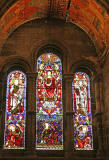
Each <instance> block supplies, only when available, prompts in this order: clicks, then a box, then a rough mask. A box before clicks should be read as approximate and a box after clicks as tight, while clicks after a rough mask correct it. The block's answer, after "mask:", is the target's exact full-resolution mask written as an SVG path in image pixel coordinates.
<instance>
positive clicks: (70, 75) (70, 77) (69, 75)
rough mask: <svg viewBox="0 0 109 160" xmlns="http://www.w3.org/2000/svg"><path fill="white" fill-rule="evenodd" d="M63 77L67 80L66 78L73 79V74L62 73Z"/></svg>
mask: <svg viewBox="0 0 109 160" xmlns="http://www.w3.org/2000/svg"><path fill="white" fill-rule="evenodd" d="M63 78H64V79H66V80H67V79H68V80H73V74H66V73H65V74H63Z"/></svg>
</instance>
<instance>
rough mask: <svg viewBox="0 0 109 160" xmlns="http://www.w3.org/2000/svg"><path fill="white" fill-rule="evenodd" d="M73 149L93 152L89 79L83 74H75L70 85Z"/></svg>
mask: <svg viewBox="0 0 109 160" xmlns="http://www.w3.org/2000/svg"><path fill="white" fill-rule="evenodd" d="M72 92H73V112H74V115H73V119H74V148H75V149H76V150H93V134H92V118H91V117H92V116H91V100H90V79H89V76H88V75H87V74H86V73H84V72H76V73H75V75H74V80H73V83H72Z"/></svg>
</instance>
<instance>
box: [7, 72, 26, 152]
mask: <svg viewBox="0 0 109 160" xmlns="http://www.w3.org/2000/svg"><path fill="white" fill-rule="evenodd" d="M25 119H26V75H25V74H24V73H23V72H22V71H20V70H14V71H12V72H10V73H9V74H8V76H7V92H6V111H5V131H4V149H25Z"/></svg>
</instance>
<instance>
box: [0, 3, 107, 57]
mask: <svg viewBox="0 0 109 160" xmlns="http://www.w3.org/2000/svg"><path fill="white" fill-rule="evenodd" d="M0 10H1V11H0V47H2V45H3V43H4V42H5V40H6V39H7V37H8V36H9V35H10V34H11V33H12V32H13V31H14V30H15V29H16V28H17V27H19V26H20V25H22V24H23V23H25V22H27V21H30V20H33V19H37V18H44V17H52V18H59V19H63V20H65V22H66V23H67V22H71V23H74V24H76V25H78V26H79V27H80V28H82V29H83V30H84V31H85V32H86V33H87V34H88V35H89V37H90V38H91V39H92V40H93V42H94V44H95V47H96V50H97V53H98V55H99V56H100V55H103V54H104V53H105V52H107V51H108V46H109V14H108V13H109V0H9V1H7V0H0Z"/></svg>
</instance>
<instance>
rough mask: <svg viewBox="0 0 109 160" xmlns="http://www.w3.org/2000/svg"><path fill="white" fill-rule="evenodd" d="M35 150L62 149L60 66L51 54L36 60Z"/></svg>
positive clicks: (58, 60)
mask: <svg viewBox="0 0 109 160" xmlns="http://www.w3.org/2000/svg"><path fill="white" fill-rule="evenodd" d="M37 72H38V77H37V82H36V95H37V96H36V149H40V150H62V149H63V108H62V64H61V60H60V58H59V57H58V56H57V55H56V54H53V53H45V54H42V55H41V56H40V57H39V58H38V59H37Z"/></svg>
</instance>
